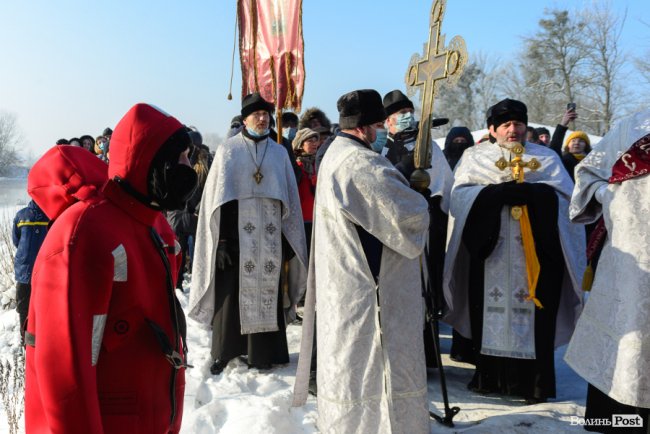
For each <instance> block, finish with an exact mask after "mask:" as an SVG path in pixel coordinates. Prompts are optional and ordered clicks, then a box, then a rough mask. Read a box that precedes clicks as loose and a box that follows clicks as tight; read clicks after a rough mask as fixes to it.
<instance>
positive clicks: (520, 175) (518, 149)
mask: <svg viewBox="0 0 650 434" xmlns="http://www.w3.org/2000/svg"><path fill="white" fill-rule="evenodd" d="M510 152H512V153H513V154H515V157H514V158H513V159H512V160H511V161H507V160H506V159H505V158H504V157H503V156H502V157H501V158H499V159H498V160H497V161H496V162H495V163H494V165H495V166H497V167H498V168H499V170H501V171H503V170H506V168H507V167H510V169H511V170H512V179H514V180H515V181H517V184H521V183H522V182H524V169H525V168H528V169H530V170H531V172H534V171H536V170H537V169H539V168H540V167H542V163H540V162H539V161H538V160H537V158H535V157H533V158H531V159H530V160H528V161H524V160H523V159H522V158H521V156H522V155H523V154H524V146H523V145H522V144H521V143H514V144H513V146H512V148H510ZM522 213H523V210H522V207H520V206H513V207H512V208H511V209H510V214H511V215H512V218H513V219H515V220H519V219H520V218H521V215H522Z"/></svg>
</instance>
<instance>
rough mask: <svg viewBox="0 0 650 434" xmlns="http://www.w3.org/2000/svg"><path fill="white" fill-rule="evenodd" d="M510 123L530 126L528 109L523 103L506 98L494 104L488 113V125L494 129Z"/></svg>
mask: <svg viewBox="0 0 650 434" xmlns="http://www.w3.org/2000/svg"><path fill="white" fill-rule="evenodd" d="M508 121H520V122H523V123H525V124H528V108H527V107H526V104H524V103H523V102H521V101H517V100H514V99H510V98H506V99H504V100H502V101H499V102H498V103H496V104H494V105H493V106H492V107H490V108H489V109H488V111H487V125H488V127H489V126H490V125H494V128H496V127H498V126H499V125H501V124H503V123H505V122H508Z"/></svg>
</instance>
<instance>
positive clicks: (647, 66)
mask: <svg viewBox="0 0 650 434" xmlns="http://www.w3.org/2000/svg"><path fill="white" fill-rule="evenodd" d="M641 22H642V23H643V24H644V25H645V26H646V27H648V30H650V24H648V23H646V22H644V21H641ZM648 59H650V50H646V51H645V52H644V53H643V55H642V56H641V57H637V58H636V59H634V64H635V66H636V68H637V70H638V71H639V73H641V77H643V79H644V80H645V81H646V84H649V85H650V60H648Z"/></svg>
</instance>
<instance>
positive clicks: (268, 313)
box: [238, 198, 282, 334]
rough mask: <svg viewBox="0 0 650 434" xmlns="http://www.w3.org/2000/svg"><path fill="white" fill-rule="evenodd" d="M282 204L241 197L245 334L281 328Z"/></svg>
mask: <svg viewBox="0 0 650 434" xmlns="http://www.w3.org/2000/svg"><path fill="white" fill-rule="evenodd" d="M281 225H282V222H281V204H280V202H279V201H277V200H275V199H269V198H249V199H240V200H239V222H238V228H239V314H240V320H241V333H242V334H250V333H262V332H271V331H277V330H279V328H278V318H277V310H278V291H279V286H278V285H279V283H280V270H281V265H282V235H281V234H282V231H281V229H282V226H281Z"/></svg>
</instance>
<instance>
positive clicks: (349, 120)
mask: <svg viewBox="0 0 650 434" xmlns="http://www.w3.org/2000/svg"><path fill="white" fill-rule="evenodd" d="M336 108H337V109H338V111H339V125H340V127H341V129H342V130H348V129H352V128H356V127H363V126H365V125H372V124H374V123H377V122H382V121H384V120H385V119H386V111H385V110H384V105H383V104H382V101H381V95H379V92H377V91H376V90H374V89H360V90H355V91H352V92H348V93H346V94H345V95H343V96H341V97H340V98H339V100H338V101H337V102H336Z"/></svg>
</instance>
